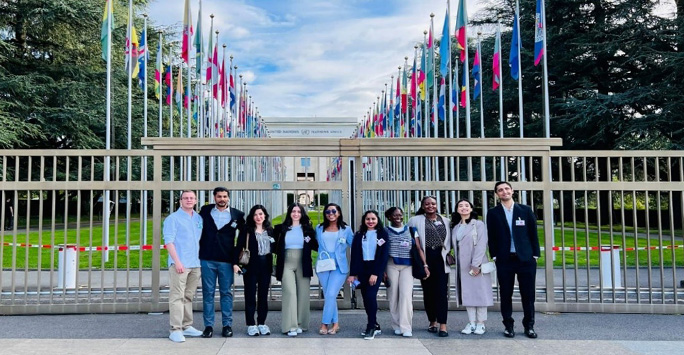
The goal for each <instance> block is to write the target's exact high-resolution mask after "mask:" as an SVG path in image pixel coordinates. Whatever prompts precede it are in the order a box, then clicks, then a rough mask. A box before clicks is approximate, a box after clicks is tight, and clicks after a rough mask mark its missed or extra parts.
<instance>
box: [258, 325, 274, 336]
mask: <svg viewBox="0 0 684 355" xmlns="http://www.w3.org/2000/svg"><path fill="white" fill-rule="evenodd" d="M257 328H259V333H260V334H261V335H271V329H269V328H268V326H267V325H266V324H259V325H258V326H257Z"/></svg>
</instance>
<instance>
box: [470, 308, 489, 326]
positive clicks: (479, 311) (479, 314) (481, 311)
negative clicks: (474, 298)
mask: <svg viewBox="0 0 684 355" xmlns="http://www.w3.org/2000/svg"><path fill="white" fill-rule="evenodd" d="M466 311H467V312H468V321H469V322H470V323H484V322H485V321H486V320H487V307H466Z"/></svg>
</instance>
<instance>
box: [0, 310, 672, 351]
mask: <svg viewBox="0 0 684 355" xmlns="http://www.w3.org/2000/svg"><path fill="white" fill-rule="evenodd" d="M320 316H321V313H320V311H314V312H312V319H311V324H310V329H309V331H308V332H305V333H303V334H302V335H300V336H298V337H297V338H294V339H290V338H288V337H286V336H284V335H281V334H279V326H278V325H279V323H280V312H271V313H269V316H268V319H267V322H266V323H267V324H268V325H269V326H270V327H271V329H272V331H273V333H274V334H273V335H271V336H267V337H265V336H261V337H248V336H247V335H246V333H245V332H246V327H245V325H244V314H243V312H237V313H236V314H234V324H233V329H234V331H235V336H234V337H232V338H221V337H216V336H215V337H214V338H212V339H201V338H199V339H193V338H188V340H187V341H186V342H185V343H183V344H175V343H172V342H171V341H169V340H168V339H167V338H166V337H167V335H168V332H167V327H168V314H166V313H164V314H92V315H91V314H88V315H52V316H50V315H41V316H5V317H0V320H1V321H0V354H45V353H49V354H190V353H192V354H230V355H235V354H250V355H254V354H257V353H258V354H264V355H268V354H279V355H284V354H295V353H296V354H316V355H320V354H367V353H369V354H370V353H373V352H382V353H384V354H392V355H400V354H502V353H505V354H588V353H600V354H601V355H606V354H684V335H682V334H683V333H682V328H683V326H684V317H683V316H681V315H643V314H634V315H633V314H586V313H585V314H582V313H563V314H544V313H538V314H537V316H536V318H537V319H536V322H537V324H536V326H535V328H536V330H537V331H538V333H539V339H536V340H532V339H527V338H525V337H524V336H523V335H522V334H521V332H522V327H521V326H520V324H519V323H518V324H517V325H518V327H517V328H516V330H517V331H519V332H520V333H519V334H518V335H517V336H516V337H515V339H507V338H504V337H503V336H502V333H501V331H502V326H501V323H500V316H499V314H497V313H496V312H490V313H489V318H490V320H489V322H488V323H487V325H488V329H487V333H486V334H484V335H482V336H476V335H468V336H466V335H462V334H460V333H459V330H460V329H461V328H462V327H463V325H464V324H465V322H466V314H465V312H450V314H449V321H450V324H449V333H450V336H449V337H448V338H437V337H435V336H434V334H431V333H428V332H427V331H426V330H425V328H426V325H427V321H426V318H425V314H424V313H423V312H422V311H417V312H416V313H415V314H414V320H413V324H414V332H413V334H414V336H413V337H412V338H402V337H397V336H394V335H392V330H391V329H390V328H389V313H388V312H387V311H381V312H380V313H379V314H378V316H379V322H380V324H381V325H382V327H383V334H382V335H380V336H378V337H377V338H376V339H375V340H372V341H369V340H363V339H362V338H361V337H360V335H359V333H360V332H361V331H362V329H363V327H364V323H365V313H364V312H363V310H349V311H342V312H341V313H340V325H341V327H342V330H341V332H340V333H338V334H337V335H335V336H330V335H326V336H321V335H318V333H317V330H318V326H319V324H318V320H319V319H320ZM514 317H515V318H516V319H517V320H520V319H521V318H522V314H519V313H516V314H515V315H514ZM217 322H220V315H218V314H217ZM195 327H196V328H198V329H200V330H201V329H203V324H202V314H201V313H195Z"/></svg>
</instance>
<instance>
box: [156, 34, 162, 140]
mask: <svg viewBox="0 0 684 355" xmlns="http://www.w3.org/2000/svg"><path fill="white" fill-rule="evenodd" d="M158 33H159V53H157V55H158V56H159V58H160V59H159V67H158V68H157V70H159V137H161V136H162V120H163V118H164V117H163V112H162V111H163V109H164V102H163V101H164V81H163V79H162V76H163V75H164V65H163V64H162V63H163V59H161V58H163V56H162V54H163V52H162V48H164V47H163V43H164V37H163V36H162V31H158Z"/></svg>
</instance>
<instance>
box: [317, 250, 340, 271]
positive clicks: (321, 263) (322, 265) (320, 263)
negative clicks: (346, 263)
mask: <svg viewBox="0 0 684 355" xmlns="http://www.w3.org/2000/svg"><path fill="white" fill-rule="evenodd" d="M323 254H325V255H326V256H327V258H326V259H321V256H323ZM336 268H337V264H335V259H333V258H331V257H330V254H328V252H327V251H325V250H324V251H322V252H321V253H320V254H318V260H316V273H321V272H326V271H333V270H335V269H336Z"/></svg>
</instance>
